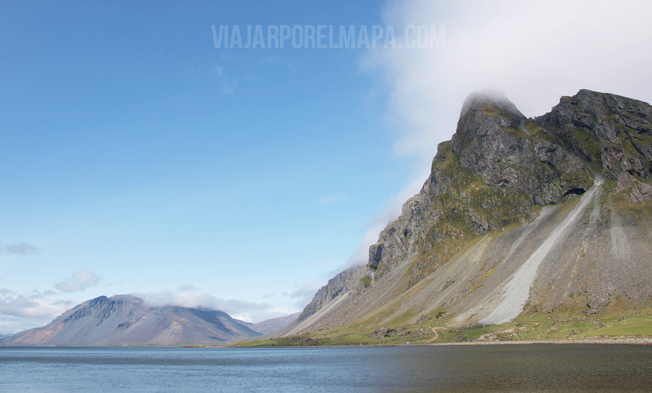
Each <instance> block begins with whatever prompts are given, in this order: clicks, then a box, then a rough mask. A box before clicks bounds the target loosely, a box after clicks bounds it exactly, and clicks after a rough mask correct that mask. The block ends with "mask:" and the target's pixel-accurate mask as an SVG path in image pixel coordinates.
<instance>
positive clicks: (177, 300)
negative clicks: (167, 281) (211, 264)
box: [135, 286, 296, 322]
mask: <svg viewBox="0 0 652 393" xmlns="http://www.w3.org/2000/svg"><path fill="white" fill-rule="evenodd" d="M135 296H139V297H141V298H143V299H144V300H145V301H146V302H147V303H148V304H149V305H151V306H154V307H162V306H179V307H189V308H198V307H201V308H208V309H211V310H219V311H224V312H225V313H227V314H229V315H231V316H232V317H233V316H234V315H235V316H238V318H237V319H241V320H246V321H256V322H260V321H263V320H265V319H270V318H276V317H281V316H285V315H288V314H291V313H293V312H296V310H285V309H280V308H276V307H274V306H273V305H272V304H270V303H255V302H248V301H244V300H236V299H220V298H217V297H215V296H213V295H210V294H208V293H205V292H201V291H199V290H197V289H196V288H194V287H193V286H182V287H180V288H179V290H177V291H161V292H156V293H147V294H135ZM234 318H235V317H234Z"/></svg>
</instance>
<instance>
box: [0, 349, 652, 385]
mask: <svg viewBox="0 0 652 393" xmlns="http://www.w3.org/2000/svg"><path fill="white" fill-rule="evenodd" d="M437 391H451V392H454V391H460V392H461V391H528V392H533V391H572V392H581V391H586V392H589V391H590V392H615V391H630V392H631V391H652V347H650V346H621V345H551V344H546V345H491V346H430V347H425V346H423V347H384V348H381V347H377V348H269V349H203V348H188V349H185V348H183V349H181V348H179V349H168V348H2V349H0V392H14V393H21V392H55V393H57V392H437Z"/></svg>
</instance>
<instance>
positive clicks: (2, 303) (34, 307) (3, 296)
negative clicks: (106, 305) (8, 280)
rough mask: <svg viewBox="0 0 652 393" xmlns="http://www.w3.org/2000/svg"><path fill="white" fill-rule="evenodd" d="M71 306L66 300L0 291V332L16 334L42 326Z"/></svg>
mask: <svg viewBox="0 0 652 393" xmlns="http://www.w3.org/2000/svg"><path fill="white" fill-rule="evenodd" d="M72 305H73V302H71V301H68V300H58V301H57V300H50V299H46V298H44V297H43V296H42V295H41V294H37V295H34V296H25V295H21V294H18V293H16V292H14V291H11V290H9V289H0V329H1V330H0V332H14V333H15V332H17V331H19V330H25V329H29V328H33V327H37V326H43V325H45V324H47V323H49V322H51V321H52V320H53V319H54V318H56V317H58V316H59V315H61V314H63V313H64V312H65V311H66V310H68V309H69V308H70V307H71V306H72Z"/></svg>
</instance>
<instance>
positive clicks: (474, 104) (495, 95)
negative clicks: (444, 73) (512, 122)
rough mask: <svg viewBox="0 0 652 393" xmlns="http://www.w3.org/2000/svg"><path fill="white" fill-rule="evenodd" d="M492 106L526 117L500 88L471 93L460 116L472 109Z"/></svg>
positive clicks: (512, 115) (516, 116)
mask: <svg viewBox="0 0 652 393" xmlns="http://www.w3.org/2000/svg"><path fill="white" fill-rule="evenodd" d="M483 108H484V109H487V108H492V109H498V110H501V111H504V112H506V113H507V114H509V116H511V117H515V118H525V116H523V114H522V113H521V111H519V110H518V108H517V107H516V105H514V103H512V102H511V101H510V100H509V99H508V98H507V96H505V94H504V93H502V92H500V91H498V90H488V89H487V90H483V91H481V92H475V93H471V94H469V96H468V97H467V98H466V100H465V101H464V104H463V105H462V111H461V113H460V118H462V117H464V115H465V114H466V113H467V112H469V111H470V110H482V109H483Z"/></svg>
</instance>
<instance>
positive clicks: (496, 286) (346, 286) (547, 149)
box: [293, 90, 652, 333]
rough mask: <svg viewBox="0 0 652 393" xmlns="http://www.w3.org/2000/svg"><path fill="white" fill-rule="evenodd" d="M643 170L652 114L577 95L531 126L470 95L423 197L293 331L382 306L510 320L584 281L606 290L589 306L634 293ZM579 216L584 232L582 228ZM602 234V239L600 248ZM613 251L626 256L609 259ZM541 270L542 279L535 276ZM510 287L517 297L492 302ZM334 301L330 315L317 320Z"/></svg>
mask: <svg viewBox="0 0 652 393" xmlns="http://www.w3.org/2000/svg"><path fill="white" fill-rule="evenodd" d="M651 161H652V107H650V105H648V104H646V103H644V102H640V101H636V100H632V99H629V98H625V97H619V96H615V95H611V94H603V93H596V92H592V91H588V90H581V91H580V92H579V93H578V94H577V95H575V96H574V97H563V98H562V99H561V101H560V103H559V105H557V106H555V107H554V108H553V109H552V111H551V112H550V113H548V114H546V115H544V116H541V117H538V118H535V119H528V118H525V117H524V116H523V115H522V114H521V113H520V112H519V111H518V109H517V108H516V107H515V106H514V105H513V104H512V103H511V102H509V101H508V100H507V99H506V98H505V97H502V96H497V95H489V94H474V95H471V96H470V97H469V98H468V99H467V100H466V102H465V103H464V106H463V109H462V111H461V115H460V119H459V122H458V126H457V132H456V133H455V135H454V136H453V138H452V140H451V141H448V142H444V143H442V144H440V146H439V149H438V152H437V155H436V156H435V158H434V160H433V164H432V170H431V175H430V176H429V178H428V179H427V180H426V182H425V184H424V186H423V188H422V189H421V191H420V193H419V194H417V195H415V196H414V197H412V198H410V199H409V200H408V201H407V202H406V203H405V205H404V206H403V210H402V214H401V216H400V217H399V218H398V219H397V220H396V221H394V222H392V223H390V224H389V225H388V226H387V227H386V228H385V230H383V232H382V233H381V234H380V237H379V240H378V243H376V244H374V245H373V246H371V247H370V250H369V262H368V264H367V265H366V266H364V267H356V268H351V269H349V270H347V271H345V272H343V273H341V274H340V275H338V276H337V277H336V278H334V279H333V280H331V281H330V282H329V283H328V285H327V286H326V287H324V288H322V289H321V290H320V291H319V292H318V293H317V294H316V295H315V298H314V299H313V301H312V302H311V303H310V304H309V305H308V306H307V307H306V309H305V310H304V312H303V314H302V315H301V318H300V321H308V320H309V319H310V321H309V322H310V323H306V322H304V324H303V331H310V330H318V329H322V328H325V327H333V326H339V325H342V324H348V323H352V322H353V321H360V320H363V319H365V318H369V317H370V316H371V315H374V313H376V314H377V313H378V312H380V311H379V310H385V311H387V306H386V305H388V304H394V305H395V306H396V307H397V308H398V310H401V311H400V312H399V311H395V312H393V314H392V315H394V317H399V316H400V315H404V314H405V313H410V314H413V315H419V314H424V313H428V312H432V311H433V310H434V309H436V308H438V307H443V306H444V305H445V306H446V308H447V312H448V315H450V316H451V318H452V316H453V315H456V318H455V319H454V320H453V319H451V320H450V322H451V323H453V322H455V323H460V324H461V323H465V322H470V321H471V322H472V321H479V320H480V319H482V318H481V317H485V318H487V317H488V316H489V315H491V314H492V313H493V315H494V317H492V318H489V319H486V320H485V322H491V323H493V322H497V321H500V322H503V320H504V318H497V317H495V315H497V314H495V313H494V311H495V309H497V308H500V307H503V308H504V307H507V308H509V310H510V312H509V313H507V314H504V315H509V316H512V314H513V313H514V310H515V309H517V310H522V308H523V304H525V302H529V303H528V304H530V303H536V302H541V303H546V304H548V303H551V302H552V303H555V304H562V303H564V302H566V301H568V298H567V297H565V295H569V294H570V293H571V292H573V289H574V290H575V291H576V292H577V291H579V290H580V288H584V289H583V290H584V291H586V288H587V287H591V286H592V285H593V284H591V282H590V280H599V281H602V282H603V283H604V282H610V284H609V285H607V286H608V287H609V289H608V290H607V289H605V288H606V286H604V285H603V286H602V287H600V288H598V286H595V285H593V287H592V288H593V293H591V296H589V297H592V299H593V300H592V301H593V302H594V303H595V304H606V302H608V301H607V300H605V299H607V298H609V293H611V294H612V297H613V296H614V295H613V294H614V293H616V292H619V291H621V292H624V288H625V287H627V288H629V284H630V283H627V282H625V281H626V279H625V278H624V277H629V276H630V275H632V276H635V275H636V273H635V271H638V272H639V273H640V272H643V271H645V272H647V271H648V270H650V269H649V265H650V263H649V259H646V258H648V257H649V254H650V253H649V251H648V250H647V248H646V246H645V244H646V243H647V242H649V241H651V240H652V236H651V234H650V232H649V231H648V230H646V229H645V228H647V224H648V223H649V221H645V220H649V210H650V206H649V203H648V201H650V199H652V186H651V185H650V184H649V183H650V180H651V175H652V172H651V170H652V164H651ZM542 207H545V208H544V209H543V210H542ZM571 213H572V214H571ZM569 215H572V219H567V217H569ZM634 217H638V219H637V218H634ZM582 220H584V221H586V223H587V225H589V224H590V225H589V226H587V227H583V226H582V225H583V222H584V221H582ZM637 220H639V221H637ZM641 224H642V225H643V227H641ZM623 225H629V226H630V227H631V228H632V229H631V231H630V233H627V231H628V230H629V229H628V230H625V229H624V228H628V227H626V226H623ZM587 228H588V229H587ZM498 230H499V231H498ZM587 231H588V232H587ZM580 233H582V236H584V237H583V238H581V239H580V238H579V236H580ZM525 234H527V235H525ZM562 234H563V236H561V235H562ZM615 234H617V235H615ZM523 236H524V237H523ZM619 236H621V237H619ZM602 237H608V238H609V239H610V242H606V243H602V244H598V243H599V240H598V239H600V238H602ZM589 238H590V239H593V241H594V242H596V244H595V246H596V247H593V249H592V251H587V250H588V249H587V250H585V248H586V247H587V241H588V240H587V239H589ZM616 238H619V239H620V240H618V239H616ZM519 239H520V240H519ZM510 242H511V243H510ZM515 243H519V245H518V247H516V248H514V249H512V246H513V245H514V244H515ZM625 243H627V247H626V248H627V251H626V252H625V251H623V250H624V249H623V247H621V246H622V245H623V244H625ZM479 245H482V247H481V249H479V248H478V247H480V246H479ZM619 247H620V251H623V253H622V255H621V254H619V252H617V251H616V252H614V250H615V249H617V248H619ZM589 248H591V247H589ZM510 250H511V251H510ZM560 250H565V251H563V252H562V251H560ZM581 253H583V254H582V256H581V258H580V257H578V255H580V254H581ZM589 254H592V255H594V257H596V258H597V257H599V258H602V262H601V263H600V266H597V267H595V268H594V269H593V270H592V271H593V273H591V271H589V270H591V269H589V268H587V267H586V266H585V264H583V263H584V261H586V258H587V255H589ZM616 254H618V255H616ZM623 255H629V257H625V258H626V259H627V261H628V263H629V264H630V265H629V266H630V267H629V268H624V269H622V270H623V272H622V273H623V274H620V273H619V274H615V275H614V277H615V276H618V277H620V278H618V279H613V280H612V278H613V277H609V276H605V275H607V273H608V272H609V271H612V270H613V269H615V267H614V266H617V265H618V264H619V263H620V262H617V261H621V262H622V261H623V259H622V258H623ZM562 257H563V258H570V260H572V261H574V262H573V263H568V264H567V265H565V267H564V268H563V269H562V270H564V269H571V268H572V267H573V266H574V275H570V276H565V277H564V276H558V275H557V274H556V273H555V272H554V269H553V270H551V269H552V268H551V266H555V264H557V266H558V264H559V263H560V262H559V260H556V259H555V258H562ZM594 263H595V262H594ZM632 266H634V267H632ZM558 267H559V266H558ZM630 268H631V269H630ZM453 271H455V272H456V273H455V274H452V272H453ZM543 271H548V273H549V274H550V276H547V277H543V278H542V277H541V272H543ZM596 271H600V272H601V273H600V274H602V275H600V274H597V273H595V272H596ZM519 272H520V273H519ZM462 273H464V278H462V277H461V275H462ZM514 277H516V278H515V279H514ZM572 280H575V281H572ZM584 280H588V281H587V282H584ZM553 281H554V285H553V284H552V283H551V282H553ZM571 281H572V282H571ZM433 283H435V284H433ZM517 284H518V285H517ZM550 285H553V287H554V288H556V289H555V290H554V291H552V292H554V294H553V293H552V292H551V290H548V291H547V292H545V291H544V292H545V294H544V292H542V289H541V288H544V287H547V286H550ZM640 285H642V286H643V287H644V288H645V289H638V290H637V289H634V288H629V289H628V292H627V293H628V294H629V296H630V297H631V298H632V299H633V298H636V299H637V300H636V302H635V303H637V304H640V305H643V304H647V303H649V301H650V299H649V297H646V296H645V295H644V293H645V291H646V290H649V289H650V288H649V285H648V284H645V283H641V284H640ZM560 286H561V288H562V289H559V288H560ZM516 287H519V288H520V289H518V291H517V292H518V293H519V296H520V297H523V296H525V300H524V301H523V302H521V300H519V301H517V302H516V303H518V304H511V303H510V304H507V303H505V304H504V305H502V306H501V304H502V303H501V302H502V301H503V300H504V299H505V298H506V297H512V298H513V297H514V296H515V295H514V294H515V293H516V292H509V290H510V288H512V289H513V288H516ZM521 287H522V288H521ZM426 288H427V290H425V289H426ZM523 288H524V289H523ZM514 290H515V291H516V289H514ZM609 290H611V292H609ZM605 291H606V292H605ZM426 293H427V296H426V295H425V294H426ZM523 293H525V295H523ZM586 293H587V294H588V292H586ZM634 293H636V295H633V294H634ZM505 294H508V295H505ZM343 295H346V300H341V299H340V297H341V296H343ZM451 296H452V297H451ZM398 299H400V303H396V302H398ZM414 299H418V301H417V300H414ZM501 299H502V300H501ZM519 299H520V298H519ZM598 299H602V300H598ZM337 300H339V302H338V306H337V307H336V310H335V309H332V308H333V307H331V310H329V312H328V315H323V316H322V317H319V313H320V310H324V309H326V308H328V307H329V304H332V303H333V302H334V301H337ZM508 303H509V302H508ZM512 303H514V302H512ZM521 303H522V304H521ZM408 304H411V305H410V306H408ZM478 307H479V308H478ZM510 307H511V308H510ZM519 307H520V308H519ZM471 310H473V312H471V313H469V312H470V311H471ZM397 312H398V314H397ZM401 312H402V313H403V314H401ZM517 314H518V313H517ZM501 315H503V314H501ZM512 318H513V317H512ZM508 319H509V318H508ZM300 331H302V330H301V329H300V328H298V329H295V330H294V331H293V333H296V332H300Z"/></svg>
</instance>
